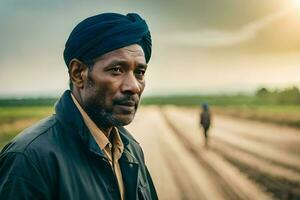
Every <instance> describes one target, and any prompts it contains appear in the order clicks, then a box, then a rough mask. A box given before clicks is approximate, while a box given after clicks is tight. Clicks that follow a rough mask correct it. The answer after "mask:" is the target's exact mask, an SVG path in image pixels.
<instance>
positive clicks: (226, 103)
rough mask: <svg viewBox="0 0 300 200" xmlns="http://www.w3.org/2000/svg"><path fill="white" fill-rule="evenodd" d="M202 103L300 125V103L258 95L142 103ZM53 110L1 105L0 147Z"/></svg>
mask: <svg viewBox="0 0 300 200" xmlns="http://www.w3.org/2000/svg"><path fill="white" fill-rule="evenodd" d="M30 103H32V101H30ZM202 103H208V104H209V105H210V106H211V107H212V108H213V112H214V113H219V114H225V115H231V116H235V117H240V118H247V119H254V120H260V121H266V122H272V123H277V124H283V125H288V126H294V127H298V128H300V105H283V104H270V103H267V102H264V101H262V100H261V99H259V98H257V97H255V96H245V95H236V96H166V97H148V98H144V99H143V101H142V105H158V106H160V105H169V104H172V105H176V106H193V107H195V106H196V107H199V105H201V104H202ZM52 113H54V108H53V106H52V104H51V103H49V104H47V105H41V103H38V104H37V105H33V104H30V105H27V104H23V103H22V102H20V101H18V104H16V105H13V104H10V105H8V104H7V105H5V106H0V149H2V147H3V146H4V145H5V144H6V143H7V142H8V141H9V140H11V139H12V138H13V137H14V136H15V135H16V134H18V133H19V132H21V131H22V130H24V129H25V128H27V127H28V126H30V125H32V124H33V123H35V122H36V121H38V120H40V119H41V118H44V117H46V116H49V115H51V114H52Z"/></svg>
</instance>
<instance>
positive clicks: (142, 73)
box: [135, 70, 146, 76]
mask: <svg viewBox="0 0 300 200" xmlns="http://www.w3.org/2000/svg"><path fill="white" fill-rule="evenodd" d="M145 73H146V71H145V70H136V71H135V74H136V75H139V76H144V75H145Z"/></svg>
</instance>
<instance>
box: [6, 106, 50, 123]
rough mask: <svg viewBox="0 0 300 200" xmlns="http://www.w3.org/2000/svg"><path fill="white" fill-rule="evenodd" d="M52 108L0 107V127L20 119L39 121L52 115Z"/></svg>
mask: <svg viewBox="0 0 300 200" xmlns="http://www.w3.org/2000/svg"><path fill="white" fill-rule="evenodd" d="M53 112H54V110H53V106H16V107H0V125H1V124H6V123H13V122H15V121H17V120H21V119H29V118H35V119H40V118H42V117H45V116H47V115H50V114H51V113H53Z"/></svg>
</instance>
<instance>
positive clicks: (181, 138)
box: [127, 107, 300, 200]
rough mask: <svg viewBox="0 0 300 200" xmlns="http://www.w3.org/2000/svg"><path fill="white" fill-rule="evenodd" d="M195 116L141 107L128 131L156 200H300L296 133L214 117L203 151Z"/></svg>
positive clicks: (173, 109) (192, 112) (184, 111)
mask: <svg viewBox="0 0 300 200" xmlns="http://www.w3.org/2000/svg"><path fill="white" fill-rule="evenodd" d="M198 118H199V117H198V111H197V110H192V109H187V108H177V107H163V108H159V107H142V108H141V109H140V110H139V112H138V114H137V116H136V118H135V121H134V122H133V123H132V124H131V125H130V126H128V127H127V128H128V129H129V130H130V131H131V132H132V133H134V134H135V137H136V138H137V140H138V141H139V142H140V143H141V145H142V147H143V149H144V153H145V156H146V163H147V165H148V168H149V170H150V172H151V174H152V176H153V179H154V182H155V184H156V187H157V191H158V194H159V196H160V199H162V200H164V199H170V200H177V199H178V200H179V199H209V200H211V199H213V200H215V199H217V200H219V199H220V200H222V199H230V200H235V199H251V200H252V199H255V200H263V199H300V131H299V130H297V129H292V128H287V127H281V126H276V125H271V124H264V123H260V122H253V121H249V120H242V119H236V118H231V117H225V116H213V127H212V128H211V130H210V141H209V149H206V148H204V146H203V145H204V143H203V142H204V141H203V136H202V135H201V132H200V129H199V127H198V121H199V119H198Z"/></svg>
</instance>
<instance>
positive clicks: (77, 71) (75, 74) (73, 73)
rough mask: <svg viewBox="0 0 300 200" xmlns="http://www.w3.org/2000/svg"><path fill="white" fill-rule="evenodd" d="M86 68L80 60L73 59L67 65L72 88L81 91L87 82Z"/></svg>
mask: <svg viewBox="0 0 300 200" xmlns="http://www.w3.org/2000/svg"><path fill="white" fill-rule="evenodd" d="M87 72H88V67H87V66H86V65H85V64H84V63H83V62H81V61H80V60H78V59H76V58H74V59H72V60H71V62H70V64H69V76H70V80H71V81H72V83H73V86H75V87H77V88H80V89H82V88H83V87H84V82H85V81H86V80H87Z"/></svg>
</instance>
